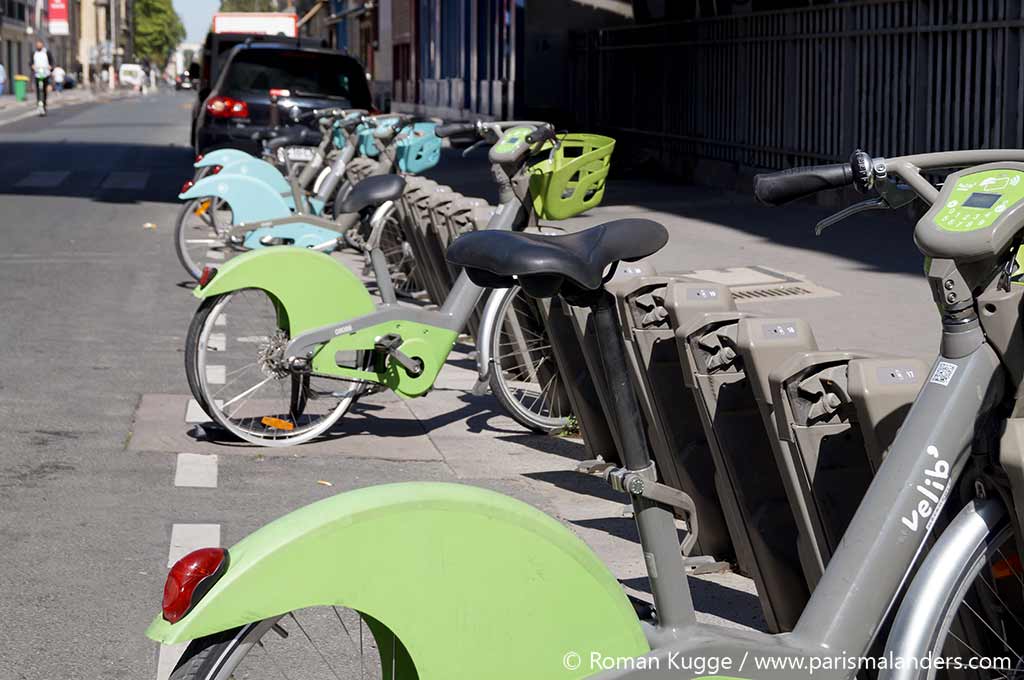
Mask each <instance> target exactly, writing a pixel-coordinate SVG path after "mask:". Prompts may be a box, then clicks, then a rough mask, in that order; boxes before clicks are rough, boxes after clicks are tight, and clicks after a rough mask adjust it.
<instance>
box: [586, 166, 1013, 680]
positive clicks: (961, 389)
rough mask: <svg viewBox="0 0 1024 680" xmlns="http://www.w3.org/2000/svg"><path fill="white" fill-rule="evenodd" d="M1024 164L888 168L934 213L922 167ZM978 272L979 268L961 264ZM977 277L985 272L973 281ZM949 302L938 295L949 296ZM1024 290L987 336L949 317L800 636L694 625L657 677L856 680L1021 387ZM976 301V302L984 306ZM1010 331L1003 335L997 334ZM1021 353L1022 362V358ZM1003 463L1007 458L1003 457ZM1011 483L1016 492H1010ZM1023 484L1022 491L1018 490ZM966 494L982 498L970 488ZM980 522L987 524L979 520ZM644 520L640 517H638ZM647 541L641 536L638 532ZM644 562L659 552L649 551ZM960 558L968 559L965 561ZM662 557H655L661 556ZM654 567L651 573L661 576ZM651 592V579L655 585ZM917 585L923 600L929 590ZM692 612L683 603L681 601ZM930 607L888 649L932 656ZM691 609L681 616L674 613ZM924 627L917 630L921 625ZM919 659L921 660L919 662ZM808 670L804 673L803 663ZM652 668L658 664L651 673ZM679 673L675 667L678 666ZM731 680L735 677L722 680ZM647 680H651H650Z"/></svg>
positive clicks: (990, 522) (913, 608)
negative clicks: (698, 664)
mask: <svg viewBox="0 0 1024 680" xmlns="http://www.w3.org/2000/svg"><path fill="white" fill-rule="evenodd" d="M999 160H1013V161H1024V152H1021V151H1016V150H1007V151H977V152H949V153H943V154H928V155H921V156H911V157H905V158H899V159H894V160H892V161H889V162H888V169H889V171H891V172H894V173H896V174H898V175H899V176H900V178H901V179H903V180H904V181H906V182H907V184H910V185H911V186H912V187H913V188H914V190H915V191H916V192H917V193H918V195H919V196H920V197H921V198H922V199H924V200H925V201H926V202H928V203H934V202H935V200H936V199H937V197H938V196H939V192H938V190H936V189H935V187H933V186H932V185H931V184H930V183H928V182H927V181H926V180H925V179H924V178H923V177H921V175H920V174H919V173H920V170H921V169H935V168H943V167H964V166H971V165H976V164H978V163H982V162H985V161H999ZM963 266H964V267H965V269H969V267H970V264H969V263H968V264H966V265H963ZM956 269H957V263H955V262H953V261H951V260H932V261H931V262H930V265H929V278H930V279H931V280H932V283H933V290H939V291H944V290H948V289H949V286H948V285H947V286H945V287H944V286H943V285H942V284H943V283H944V282H945V281H946V280H948V279H949V278H953V277H954V275H953V274H952V273H951V272H953V271H955V270H956ZM975 276H977V274H975ZM998 285H999V284H998V283H997V282H996V281H994V280H993V281H990V282H989V284H988V286H987V289H986V292H985V293H984V294H982V295H980V296H979V298H983V297H985V296H986V295H991V293H992V291H993V290H994V289H995V288H996V286H998ZM943 295H945V293H944V292H942V293H940V297H941V296H943ZM1022 296H1024V291H1022V290H1020V287H1019V286H1018V287H1017V290H1015V291H1013V292H1008V293H1007V294H1006V295H1005V296H1003V297H1008V298H1011V299H1010V300H1009V302H1006V304H1005V309H1006V310H1007V311H1008V313H1009V314H1012V315H1013V316H1012V322H1011V321H1008V320H1007V319H1003V320H1001V321H999V322H990V323H991V324H992V326H993V327H992V329H991V331H992V332H988V331H989V328H988V327H986V321H985V319H981V320H980V321H979V320H978V319H977V318H975V320H974V321H975V323H973V324H972V323H964V322H963V320H961V319H947V318H944V323H943V331H942V342H941V350H940V353H939V356H938V358H937V359H936V362H935V364H934V367H933V369H932V371H931V373H930V376H931V378H930V380H929V381H928V382H927V383H926V384H925V386H924V388H923V389H922V391H921V392H920V394H919V395H918V397H917V399H916V400H915V401H914V404H913V406H912V407H911V409H910V412H909V413H908V415H907V417H906V420H905V421H904V423H903V426H902V428H901V430H900V431H899V434H898V435H897V437H896V439H895V441H894V442H893V444H892V446H891V447H890V449H889V451H888V453H887V455H886V458H885V460H884V462H883V463H882V465H881V467H880V469H879V470H878V473H877V474H876V476H875V477H874V479H873V481H872V483H871V485H870V487H869V488H868V491H867V493H866V494H865V496H864V499H863V500H862V502H861V504H860V506H859V507H858V509H857V512H856V514H855V515H854V517H853V519H852V521H851V523H850V525H849V526H848V527H847V529H846V531H845V533H844V535H843V538H842V541H841V543H840V545H839V546H838V548H837V550H836V552H835V554H834V555H833V556H832V559H831V561H830V562H829V563H828V565H827V568H826V570H825V573H824V575H823V577H822V579H821V581H820V582H819V583H818V585H817V588H816V589H815V590H814V592H813V593H812V595H811V598H810V601H809V602H808V604H807V606H806V608H805V609H804V611H803V613H802V615H801V616H800V618H799V620H798V622H797V625H796V627H795V628H794V630H793V632H792V633H787V634H782V635H769V634H765V633H749V632H742V633H741V632H736V631H732V630H728V629H722V628H715V627H712V626H706V625H700V624H693V625H690V626H686V627H684V628H682V629H675V630H671V629H668V628H667V627H662V629H660V630H656V631H654V632H653V634H652V635H651V642H652V647H653V651H652V652H651V654H650V655H649V657H650V658H652V659H656V660H657V661H656V662H655V663H656V664H658V666H657V667H659V668H663V669H664V668H671V667H672V659H679V658H697V657H701V658H711V657H714V658H718V659H721V660H724V659H729V660H731V669H732V670H735V671H736V672H737V673H738V674H739V676H740V677H748V678H749V677H757V678H774V677H780V678H781V677H794V676H795V675H797V674H798V672H799V671H798V670H797V669H798V668H804V669H805V670H806V669H808V668H817V669H818V670H817V671H816V672H815V675H816V676H819V677H830V678H853V677H855V676H856V674H857V672H858V670H859V668H858V667H857V666H856V665H851V666H849V667H847V666H844V667H842V668H830V667H829V665H827V664H825V663H824V662H825V661H826V659H827V660H828V661H829V662H830V663H831V662H833V660H835V659H838V658H840V657H843V658H846V659H853V660H856V659H858V658H860V657H863V656H865V655H866V654H867V652H868V650H869V649H870V648H871V645H872V643H873V642H874V640H875V638H876V636H877V635H878V633H879V631H880V629H881V628H882V626H883V624H884V623H885V621H886V620H888V617H889V614H890V612H891V611H892V610H893V607H894V606H896V605H897V604H899V595H900V593H901V591H902V590H903V589H904V586H905V585H907V582H908V578H909V576H910V574H911V573H912V572H913V569H914V567H915V565H916V564H917V563H918V562H919V561H920V559H921V557H922V555H923V553H924V552H925V547H926V545H927V541H928V539H929V537H930V536H931V534H932V532H933V529H934V527H935V524H936V521H937V520H938V518H939V517H940V515H941V513H942V510H943V508H944V506H945V505H946V503H947V502H948V500H949V498H950V496H951V495H952V494H953V493H954V492H961V491H962V490H961V489H960V488H959V487H960V485H961V483H962V480H961V477H962V474H963V472H964V471H965V468H966V466H967V464H968V461H969V459H970V458H971V456H972V455H973V454H974V450H973V446H972V444H973V442H974V441H975V440H976V437H977V436H978V434H979V432H980V431H987V429H988V428H991V426H992V424H991V423H990V422H989V421H988V417H989V415H990V412H991V410H992V409H993V407H994V406H995V405H996V404H999V403H1000V402H1001V401H1002V400H1003V398H1004V396H1006V395H1007V394H1008V393H1009V394H1013V393H1015V392H1011V391H1010V390H1014V391H1015V390H1016V389H1017V386H1016V385H1012V386H1010V385H1008V384H1007V383H1008V382H1009V381H1008V380H1007V375H1008V373H1009V372H1008V371H1007V370H1006V369H1007V368H1008V367H1010V366H1012V365H1014V363H1015V362H1016V361H1019V358H1020V357H1019V354H1020V353H1021V352H1024V347H1020V346H1019V342H1020V340H1019V338H1018V339H1016V341H1015V342H1016V343H1017V346H1014V345H1013V342H1014V340H1013V339H1012V338H1013V337H1015V335H1014V334H1013V333H1012V332H1005V331H1006V329H1007V328H1013V327H1015V326H1016V325H1017V324H1018V323H1019V318H1018V317H1017V316H1016V314H1017V311H1016V310H1017V309H1018V307H1017V306H1014V303H1017V304H1018V306H1019V302H1020V300H1021V298H1022ZM970 302H972V303H975V304H977V303H976V301H975V300H973V299H972V300H971V301H970ZM1000 331H1004V332H1000ZM1014 353H1016V355H1018V356H1014ZM1004 455H1005V454H1004ZM1012 480H1013V476H1012V475H1011V484H1012V485H1013V481H1012ZM1014 486H1021V485H1020V483H1019V481H1018V483H1017V484H1016V485H1014ZM968 493H978V491H976V490H974V489H969V490H968ZM1022 493H1024V486H1022V487H1021V488H1014V489H1013V494H1012V497H1013V499H1015V500H1014V504H1015V505H1017V502H1016V501H1017V500H1019V499H1024V495H1022ZM979 502H982V503H983V509H982V510H981V511H980V512H981V513H983V517H982V515H981V514H979V512H975V511H974V508H968V510H969V511H968V510H965V511H964V512H962V513H961V514H960V515H958V516H957V517H956V518H955V519H954V520H953V521H952V522H951V523H950V524H949V526H948V527H947V528H946V529H945V530H944V531H943V533H942V540H941V549H942V550H943V551H944V552H943V555H944V556H945V557H946V558H947V559H946V560H929V561H928V562H927V563H926V564H925V568H922V569H921V570H920V571H919V572H918V573H917V574H916V575H915V577H914V583H915V584H920V583H926V584H927V583H943V582H944V581H943V574H941V573H938V572H939V571H940V570H941V569H942V568H943V565H948V564H949V562H948V560H951V559H957V558H964V559H966V558H967V557H968V555H967V554H964V553H963V550H964V548H965V546H966V544H967V543H968V541H965V540H962V538H963V537H966V536H970V535H976V534H977V532H978V531H979V522H982V523H984V524H985V525H986V526H991V527H994V526H997V525H998V524H999V523H1000V522H1002V521H1005V519H1006V509H1005V508H1004V507H1002V506H1001V503H998V502H997V501H988V502H984V501H983V496H982V499H980V500H979ZM979 518H980V519H979ZM638 520H639V518H638ZM641 535H643V532H642V527H641ZM676 540H677V539H676V537H675V536H667V535H659V536H656V537H654V541H655V543H664V542H675V541H676ZM644 546H645V553H653V551H652V549H651V547H650V546H649V545H648V542H647V541H644ZM958 550H960V552H958ZM654 554H657V553H654ZM660 568H661V566H660V565H655V567H654V571H658V570H660ZM652 584H653V581H652ZM680 587H682V588H686V589H687V592H686V593H685V595H684V596H682V597H680V594H679V593H677V592H672V593H670V594H669V595H670V596H666V597H664V598H663V599H664V600H665V603H664V605H668V607H669V612H668V613H669V614H670V616H669V617H667V618H673V617H674V618H679V617H681V616H685V615H686V614H688V613H690V612H691V611H692V604H691V603H690V601H689V592H688V587H687V586H686V585H685V584H681V586H680ZM921 588H922V587H921V586H919V587H918V592H919V591H920V590H921ZM653 590H654V595H655V606H656V607H658V609H659V610H660V611H661V615H662V616H663V617H665V614H666V611H665V609H664V605H662V606H660V607H659V606H658V605H659V602H658V599H659V593H658V589H657V588H654V589H653ZM680 601H681V602H683V604H681V605H680V604H678V603H679V602H680ZM932 607H933V603H932V602H931V601H929V599H928V598H918V600H917V601H913V602H910V601H908V602H904V603H903V604H902V606H901V615H900V617H899V621H900V622H901V625H899V626H896V627H895V628H894V629H893V630H892V632H891V634H890V637H889V639H888V645H887V649H888V650H890V651H893V652H894V653H899V654H901V655H913V654H919V655H923V654H924V653H927V651H928V650H927V649H926V648H924V647H923V646H922V645H925V644H927V643H928V642H930V641H928V640H921V639H919V637H917V632H916V631H915V625H912V623H911V622H914V621H915V620H917V619H916V616H915V615H921V616H927V615H929V613H930V615H932V616H934V615H935V612H934V611H933V609H932ZM680 609H681V610H682V611H672V610H680ZM917 621H918V623H917V626H919V625H920V623H919V620H917ZM751 656H755V657H761V658H768V657H774V658H779V657H790V658H797V657H803V661H802V662H795V663H796V665H790V666H783V667H779V668H776V669H775V670H768V671H767V672H766V671H764V670H762V669H760V668H757V667H751V666H747V665H745V663H746V662H748V661H749V660H750V657H751ZM918 658H920V657H918ZM800 664H802V665H800ZM648 667H649V666H648ZM676 667H678V665H677V666H676ZM719 675H721V676H722V677H731V676H728V675H725V674H719ZM640 676H641V672H638V671H636V670H624V671H612V672H609V673H606V674H601V675H600V676H599V677H601V678H639V677H640ZM643 677H645V678H646V677H652V676H651V675H650V674H649V673H647V672H644V673H643ZM653 677H684V676H683V675H681V674H678V673H676V674H655V675H654V676H653Z"/></svg>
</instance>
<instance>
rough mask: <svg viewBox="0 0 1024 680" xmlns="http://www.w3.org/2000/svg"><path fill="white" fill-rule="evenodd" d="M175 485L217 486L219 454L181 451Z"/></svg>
mask: <svg viewBox="0 0 1024 680" xmlns="http://www.w3.org/2000/svg"><path fill="white" fill-rule="evenodd" d="M174 486H193V487H201V488H204V489H216V488H217V454H212V455H200V454H198V453H179V454H178V464H177V465H176V466H175V470H174Z"/></svg>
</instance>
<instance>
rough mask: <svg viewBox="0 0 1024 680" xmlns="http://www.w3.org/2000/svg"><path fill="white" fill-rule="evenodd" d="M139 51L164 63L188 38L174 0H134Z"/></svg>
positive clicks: (136, 52) (155, 60)
mask: <svg viewBox="0 0 1024 680" xmlns="http://www.w3.org/2000/svg"><path fill="white" fill-rule="evenodd" d="M134 8H135V26H134V28H135V36H134V37H135V54H136V56H137V57H138V58H140V59H145V60H148V61H149V62H150V63H152V64H154V65H158V66H163V65H164V64H166V63H167V61H168V59H170V57H171V54H172V53H173V52H174V49H175V48H176V47H177V46H178V44H179V43H180V42H181V41H182V40H184V38H185V27H184V25H182V23H181V17H179V16H178V13H177V12H175V11H174V6H173V5H171V0H134Z"/></svg>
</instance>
